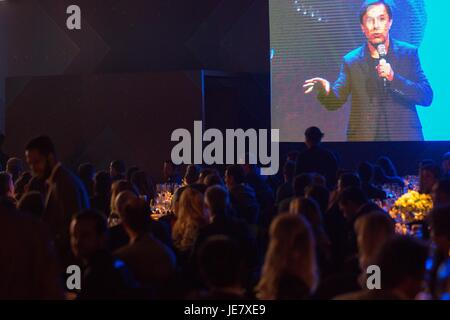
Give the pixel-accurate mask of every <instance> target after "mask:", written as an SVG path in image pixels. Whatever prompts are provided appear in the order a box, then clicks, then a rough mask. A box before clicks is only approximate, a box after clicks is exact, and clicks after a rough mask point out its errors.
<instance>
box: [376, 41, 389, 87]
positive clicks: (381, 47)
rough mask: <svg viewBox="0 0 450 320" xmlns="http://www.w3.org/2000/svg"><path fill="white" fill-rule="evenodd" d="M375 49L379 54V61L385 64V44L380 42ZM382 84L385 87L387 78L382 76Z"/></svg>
mask: <svg viewBox="0 0 450 320" xmlns="http://www.w3.org/2000/svg"><path fill="white" fill-rule="evenodd" d="M377 51H378V55H379V56H380V63H383V64H386V63H387V61H386V56H387V50H386V46H385V45H384V44H380V45H379V46H378V47H377ZM383 85H384V87H385V88H386V85H387V79H386V78H383Z"/></svg>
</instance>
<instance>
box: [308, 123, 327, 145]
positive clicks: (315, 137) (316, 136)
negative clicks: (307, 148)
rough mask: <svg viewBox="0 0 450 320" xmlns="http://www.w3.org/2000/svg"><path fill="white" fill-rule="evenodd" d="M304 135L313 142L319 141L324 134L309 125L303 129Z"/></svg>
mask: <svg viewBox="0 0 450 320" xmlns="http://www.w3.org/2000/svg"><path fill="white" fill-rule="evenodd" d="M305 137H306V139H307V140H308V141H310V142H313V143H319V142H321V141H322V138H323V137H324V134H323V133H322V131H320V129H319V128H317V127H310V128H308V129H306V131H305Z"/></svg>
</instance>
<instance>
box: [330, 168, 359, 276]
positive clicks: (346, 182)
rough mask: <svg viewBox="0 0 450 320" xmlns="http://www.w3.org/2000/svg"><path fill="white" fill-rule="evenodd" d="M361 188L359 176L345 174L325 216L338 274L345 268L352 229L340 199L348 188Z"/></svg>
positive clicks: (351, 173) (332, 195) (341, 175)
mask: <svg viewBox="0 0 450 320" xmlns="http://www.w3.org/2000/svg"><path fill="white" fill-rule="evenodd" d="M351 187H354V188H361V180H360V178H359V176H358V175H357V174H355V173H353V172H343V173H341V174H340V175H339V177H338V182H337V186H336V189H335V190H334V191H333V192H332V193H331V194H330V205H329V208H328V210H327V211H326V213H325V214H324V219H323V220H324V227H325V231H326V233H327V234H328V236H329V238H330V241H331V255H332V261H333V262H334V265H335V266H336V272H339V270H340V268H342V267H344V263H345V259H346V257H347V255H348V234H349V232H350V230H351V227H350V226H349V224H348V221H347V220H346V218H345V217H344V214H343V212H342V211H341V209H340V207H339V198H340V196H341V194H342V192H343V191H344V190H345V189H347V188H351Z"/></svg>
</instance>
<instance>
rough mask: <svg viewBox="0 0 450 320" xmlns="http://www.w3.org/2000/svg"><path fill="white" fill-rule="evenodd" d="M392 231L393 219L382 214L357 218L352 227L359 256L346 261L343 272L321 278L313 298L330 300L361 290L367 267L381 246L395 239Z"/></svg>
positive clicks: (364, 282) (364, 284)
mask: <svg viewBox="0 0 450 320" xmlns="http://www.w3.org/2000/svg"><path fill="white" fill-rule="evenodd" d="M394 231H395V230H394V223H393V221H392V219H390V218H388V217H387V216H386V215H385V214H382V213H379V212H372V213H368V214H366V215H364V216H363V217H361V218H359V219H358V220H357V221H356V223H355V232H356V235H357V244H358V255H357V256H354V257H352V259H351V260H348V261H347V262H346V264H345V267H344V268H343V270H341V271H340V272H338V273H335V274H332V275H331V276H329V277H327V278H324V279H323V281H321V283H320V286H319V288H318V289H317V292H316V295H315V298H317V299H319V300H329V299H332V298H333V297H335V296H338V295H341V294H345V293H348V292H354V291H358V290H360V289H361V288H364V287H365V286H366V277H367V273H366V270H367V267H368V266H369V265H371V264H372V261H373V259H374V257H375V256H376V254H378V252H379V250H380V248H381V246H382V245H383V244H384V242H386V241H387V240H388V239H390V238H391V237H393V236H394Z"/></svg>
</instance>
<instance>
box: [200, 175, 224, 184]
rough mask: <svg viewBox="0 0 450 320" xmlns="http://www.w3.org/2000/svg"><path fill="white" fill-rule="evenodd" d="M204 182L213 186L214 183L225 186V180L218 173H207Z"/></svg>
mask: <svg viewBox="0 0 450 320" xmlns="http://www.w3.org/2000/svg"><path fill="white" fill-rule="evenodd" d="M204 183H205V185H206V186H207V187H212V186H214V185H219V186H223V180H222V178H221V177H220V176H219V174H217V173H212V174H209V175H207V176H206V177H205V180H204Z"/></svg>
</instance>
